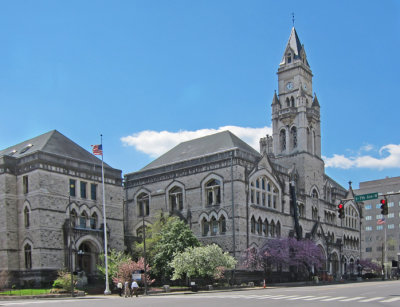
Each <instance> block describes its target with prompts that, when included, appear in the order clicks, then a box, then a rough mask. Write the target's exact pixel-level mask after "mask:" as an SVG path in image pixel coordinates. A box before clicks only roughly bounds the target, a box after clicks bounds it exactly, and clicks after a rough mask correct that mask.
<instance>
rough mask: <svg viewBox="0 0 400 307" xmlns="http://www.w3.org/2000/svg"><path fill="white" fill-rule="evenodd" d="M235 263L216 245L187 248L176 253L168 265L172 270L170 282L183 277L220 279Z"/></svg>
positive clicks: (234, 260)
mask: <svg viewBox="0 0 400 307" xmlns="http://www.w3.org/2000/svg"><path fill="white" fill-rule="evenodd" d="M236 262H237V261H236V259H235V258H234V257H232V256H231V255H229V253H228V252H225V253H224V252H223V250H222V249H221V248H220V247H219V246H218V245H216V244H211V245H207V246H201V247H188V248H187V249H186V250H185V251H184V252H180V253H176V254H175V256H174V259H173V260H172V262H171V264H170V266H171V268H173V270H174V271H173V276H172V280H176V279H181V278H183V277H185V276H187V277H203V278H207V277H212V278H214V279H220V278H222V277H223V273H224V271H225V270H231V269H234V268H235V265H236Z"/></svg>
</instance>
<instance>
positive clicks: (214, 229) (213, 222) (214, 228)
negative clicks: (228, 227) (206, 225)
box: [211, 217, 218, 236]
mask: <svg viewBox="0 0 400 307" xmlns="http://www.w3.org/2000/svg"><path fill="white" fill-rule="evenodd" d="M217 233H218V222H217V219H216V218H215V217H213V218H212V219H211V235H212V236H215V235H216V234H217Z"/></svg>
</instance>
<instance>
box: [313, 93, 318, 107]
mask: <svg viewBox="0 0 400 307" xmlns="http://www.w3.org/2000/svg"><path fill="white" fill-rule="evenodd" d="M319 106H320V105H319V101H318V98H317V94H315V93H314V100H313V103H312V107H319Z"/></svg>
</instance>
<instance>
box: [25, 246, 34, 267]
mask: <svg viewBox="0 0 400 307" xmlns="http://www.w3.org/2000/svg"><path fill="white" fill-rule="evenodd" d="M24 253H25V269H28V270H30V269H32V246H30V244H28V243H26V244H25V246H24Z"/></svg>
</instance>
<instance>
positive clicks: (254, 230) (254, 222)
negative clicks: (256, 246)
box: [250, 216, 256, 233]
mask: <svg viewBox="0 0 400 307" xmlns="http://www.w3.org/2000/svg"><path fill="white" fill-rule="evenodd" d="M250 232H251V233H255V232H256V219H255V218H254V216H253V217H252V218H251V222H250Z"/></svg>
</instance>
